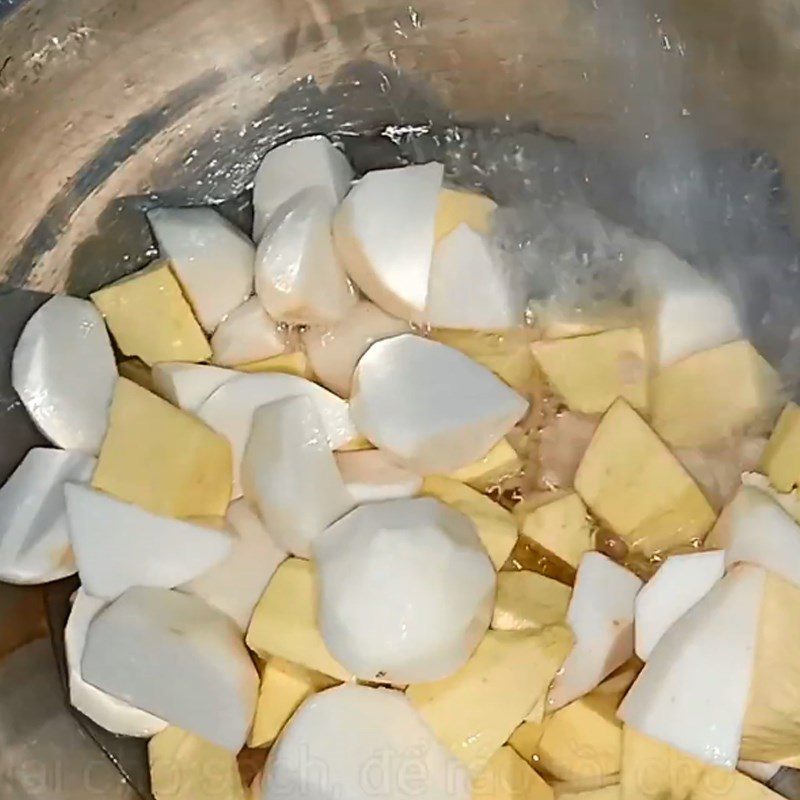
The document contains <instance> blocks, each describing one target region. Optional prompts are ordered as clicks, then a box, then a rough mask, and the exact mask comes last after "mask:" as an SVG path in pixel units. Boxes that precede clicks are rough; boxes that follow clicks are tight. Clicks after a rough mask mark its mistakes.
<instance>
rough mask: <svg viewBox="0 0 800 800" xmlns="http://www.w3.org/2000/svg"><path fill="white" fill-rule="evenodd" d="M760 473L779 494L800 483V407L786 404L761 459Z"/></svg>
mask: <svg viewBox="0 0 800 800" xmlns="http://www.w3.org/2000/svg"><path fill="white" fill-rule="evenodd" d="M760 469H761V471H762V472H764V473H766V475H767V477H768V478H769V480H770V483H771V484H772V485H773V486H774V487H775V488H776V489H777V490H778V491H779V492H788V491H789V490H790V489H792V488H793V487H794V486H796V485H797V484H798V483H800V406H797V404H795V403H788V404H787V405H786V407H785V408H784V409H783V411H782V413H781V415H780V418H779V419H778V422H777V424H776V425H775V430H774V431H772V436H771V437H770V439H769V442H768V443H767V448H766V450H765V451H764V455H763V458H762V459H761V467H760Z"/></svg>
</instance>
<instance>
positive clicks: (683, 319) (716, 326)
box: [632, 240, 742, 368]
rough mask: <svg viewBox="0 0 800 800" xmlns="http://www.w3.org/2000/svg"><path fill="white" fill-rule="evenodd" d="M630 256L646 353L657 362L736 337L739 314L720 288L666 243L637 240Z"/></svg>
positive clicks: (739, 331)
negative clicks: (642, 310)
mask: <svg viewBox="0 0 800 800" xmlns="http://www.w3.org/2000/svg"><path fill="white" fill-rule="evenodd" d="M632 258H633V270H634V272H635V274H636V276H637V278H638V280H639V283H640V285H641V289H642V293H643V295H644V301H645V307H646V310H647V311H648V317H649V324H648V326H647V329H646V334H647V338H648V351H649V352H651V353H653V356H654V358H653V360H654V363H655V364H656V365H657V366H659V367H662V368H663V367H666V366H668V365H669V364H673V363H675V362H676V361H680V360H681V359H684V358H686V357H687V356H690V355H692V354H693V353H699V352H701V351H702V350H709V349H711V348H713V347H717V346H719V345H722V344H726V343H727V342H732V341H734V340H736V339H740V338H741V336H742V324H741V320H740V318H739V313H738V311H737V309H736V306H735V305H734V303H733V301H732V300H731V298H730V297H729V296H728V295H727V294H726V292H725V291H724V289H722V288H721V287H719V286H717V285H716V284H715V283H714V282H713V281H712V280H710V279H709V278H706V277H705V276H703V275H701V274H700V273H699V272H698V271H697V270H696V269H694V268H693V267H691V266H690V265H689V264H687V263H686V262H685V261H682V260H681V259H680V258H678V257H677V256H676V255H675V253H673V252H672V251H671V250H670V249H669V248H668V247H666V246H665V245H663V244H661V243H660V242H655V241H652V240H637V241H636V243H635V244H634V250H633V252H632Z"/></svg>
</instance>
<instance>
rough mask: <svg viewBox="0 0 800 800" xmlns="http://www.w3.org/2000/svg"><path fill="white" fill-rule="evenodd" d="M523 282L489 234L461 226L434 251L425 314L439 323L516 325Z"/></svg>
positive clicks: (472, 327) (432, 322)
mask: <svg viewBox="0 0 800 800" xmlns="http://www.w3.org/2000/svg"><path fill="white" fill-rule="evenodd" d="M518 284H519V280H518V279H515V276H514V274H513V273H512V270H511V266H510V265H509V264H506V263H504V261H503V256H502V253H501V252H500V251H499V250H498V249H497V248H496V247H494V246H493V244H492V242H491V241H490V240H489V238H488V237H487V236H484V235H483V234H480V233H477V232H475V231H474V230H473V229H472V228H470V227H469V226H468V225H459V226H458V227H457V228H456V229H455V230H454V231H453V232H452V233H450V234H449V235H448V236H446V237H445V238H444V239H442V240H441V241H440V242H439V243H438V244H437V245H436V248H435V249H434V251H433V262H432V264H431V273H430V279H429V283H428V300H427V302H426V304H425V311H424V313H423V315H422V316H423V319H424V320H425V322H427V323H428V324H429V325H433V326H434V327H437V328H456V329H466V330H476V331H480V330H488V331H493V330H503V329H504V328H516V327H518V326H520V325H522V323H523V322H524V320H525V300H526V297H525V293H524V291H523V290H522V287H521V286H519V285H518Z"/></svg>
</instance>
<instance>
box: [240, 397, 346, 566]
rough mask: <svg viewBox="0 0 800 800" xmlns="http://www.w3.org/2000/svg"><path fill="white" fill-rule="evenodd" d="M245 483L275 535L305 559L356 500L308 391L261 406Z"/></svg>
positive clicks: (248, 451)
mask: <svg viewBox="0 0 800 800" xmlns="http://www.w3.org/2000/svg"><path fill="white" fill-rule="evenodd" d="M242 486H243V488H244V495H245V497H246V498H247V500H249V501H250V502H251V503H252V504H253V505H254V506H255V507H256V508H257V509H258V511H259V514H260V516H261V519H263V520H264V521H265V523H266V524H267V525H268V526H269V531H270V535H271V536H272V537H273V539H274V540H275V541H276V542H277V543H278V544H279V545H280V546H281V547H282V548H284V549H285V550H286V551H287V552H289V553H292V554H293V555H296V556H301V557H303V558H308V557H310V555H311V551H312V545H313V542H314V540H315V539H316V538H317V537H318V536H319V535H320V534H321V533H322V532H323V531H324V530H325V528H327V527H328V525H330V524H332V523H333V522H335V521H336V520H337V519H339V518H340V517H341V516H343V515H344V514H346V513H347V512H348V511H349V510H350V509H351V508H352V507H353V505H355V503H354V500H353V498H352V496H351V495H350V493H349V492H348V491H347V488H346V486H345V484H344V481H343V480H342V476H341V473H340V472H339V469H338V468H337V466H336V461H335V459H334V457H333V453H332V452H331V449H330V447H329V446H328V442H327V441H326V438H325V431H324V428H323V424H322V419H321V417H320V415H319V413H318V412H317V408H316V406H315V404H314V401H313V400H312V399H311V398H310V397H308V396H305V397H287V398H285V399H284V400H276V401H275V402H273V403H268V404H267V405H264V406H261V407H260V408H257V409H256V411H255V413H254V414H253V425H252V428H251V430H250V438H249V439H248V441H247V447H246V449H245V452H244V459H243V461H242ZM309 487H313V491H311V492H308V491H307V489H308V488H309Z"/></svg>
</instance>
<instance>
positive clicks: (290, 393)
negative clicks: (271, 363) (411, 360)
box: [197, 373, 358, 499]
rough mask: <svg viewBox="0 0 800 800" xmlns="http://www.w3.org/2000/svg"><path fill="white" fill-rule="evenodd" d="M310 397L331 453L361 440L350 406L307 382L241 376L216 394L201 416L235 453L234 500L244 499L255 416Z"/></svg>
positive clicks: (283, 377) (273, 376) (268, 375)
mask: <svg viewBox="0 0 800 800" xmlns="http://www.w3.org/2000/svg"><path fill="white" fill-rule="evenodd" d="M299 396H302V397H309V398H311V400H312V401H313V402H314V405H315V406H316V408H317V411H318V412H319V415H320V419H321V420H322V427H323V430H324V431H325V437H326V438H327V440H328V444H329V445H330V447H331V449H333V450H336V449H338V448H340V447H344V446H345V445H347V444H348V443H349V442H351V441H353V440H354V439H355V438H356V437H357V435H358V434H357V433H356V429H355V427H354V426H353V423H352V421H351V419H350V411H349V408H348V406H347V403H346V402H345V401H344V400H342V399H341V398H340V397H337V396H336V395H335V394H333V393H332V392H329V391H328V390H327V389H324V388H323V387H322V386H318V385H317V384H316V383H313V382H312V381H308V380H306V379H305V378H298V377H297V376H296V375H284V374H280V373H261V374H250V375H241V376H239V377H237V378H234V379H233V380H231V381H227V382H226V383H225V384H223V385H222V386H220V387H219V388H218V389H217V390H216V391H215V392H213V393H212V394H211V395H210V396H209V397H208V398H207V399H206V400H205V402H203V404H202V405H201V406H200V408H199V409H198V410H197V416H198V417H199V418H200V419H201V420H203V422H205V423H206V425H208V426H209V427H211V428H213V430H215V431H217V433H221V434H222V435H223V436H224V437H225V438H226V439H227V440H228V441H229V442H230V445H231V450H232V452H233V497H234V499H235V498H237V497H241V494H242V485H241V479H240V475H241V463H242V457H243V455H244V449H245V446H246V445H247V440H248V438H249V437H250V428H251V427H252V424H253V414H254V413H255V410H256V409H257V408H259V407H260V406H263V405H266V404H267V403H272V402H274V401H276V400H283V399H285V398H287V397H299Z"/></svg>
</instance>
